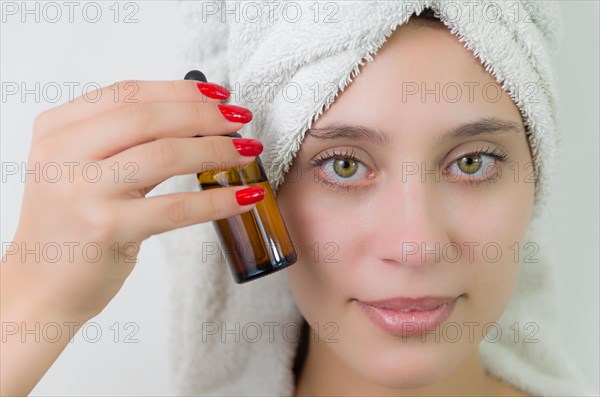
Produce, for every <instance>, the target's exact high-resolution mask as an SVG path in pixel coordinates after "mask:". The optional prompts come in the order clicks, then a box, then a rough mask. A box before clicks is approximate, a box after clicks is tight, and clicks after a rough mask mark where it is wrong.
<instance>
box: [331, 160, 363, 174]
mask: <svg viewBox="0 0 600 397" xmlns="http://www.w3.org/2000/svg"><path fill="white" fill-rule="evenodd" d="M357 170H358V163H357V162H356V161H354V160H352V159H336V160H334V162H333V171H334V172H335V173H336V174H338V175H339V176H341V177H342V178H350V177H351V176H352V175H354V174H356V171H357Z"/></svg>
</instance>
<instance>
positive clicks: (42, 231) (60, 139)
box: [1, 80, 262, 391]
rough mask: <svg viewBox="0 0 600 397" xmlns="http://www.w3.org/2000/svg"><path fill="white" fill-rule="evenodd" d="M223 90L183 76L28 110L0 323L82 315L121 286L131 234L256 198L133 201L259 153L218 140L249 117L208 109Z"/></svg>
mask: <svg viewBox="0 0 600 397" xmlns="http://www.w3.org/2000/svg"><path fill="white" fill-rule="evenodd" d="M199 88H201V89H199ZM203 93H204V94H203ZM205 95H209V96H211V97H212V98H208V97H207V96H205ZM227 95H228V94H227V92H226V90H224V89H222V88H219V87H218V86H215V85H211V84H210V83H201V82H195V81H189V80H182V81H124V82H119V83H116V85H112V86H110V87H105V88H102V89H101V90H99V91H98V92H96V93H90V94H88V95H87V96H86V97H85V98H84V97H79V98H77V99H75V100H74V101H73V102H71V103H66V104H63V105H61V106H58V107H56V108H53V109H50V110H48V111H45V112H43V113H42V114H40V115H39V116H38V117H37V119H36V121H35V125H34V129H33V139H32V145H31V150H30V154H29V159H28V164H27V169H28V170H37V171H38V172H36V173H28V174H27V180H26V183H25V191H24V196H23V202H22V208H21V214H20V219H19V224H18V227H17V231H16V233H15V237H14V240H13V242H12V243H11V244H10V245H9V246H7V249H6V255H5V258H3V263H2V267H1V275H2V286H1V287H2V313H3V314H2V317H3V320H2V321H9V322H15V323H19V322H21V321H25V322H26V323H29V322H31V321H33V320H34V319H35V320H36V321H37V320H40V319H45V320H53V321H56V320H61V321H67V320H68V321H79V322H82V323H83V322H85V321H87V320H89V319H90V318H92V317H93V316H95V315H97V314H98V313H100V312H101V311H102V310H103V309H104V307H105V306H106V305H107V304H108V302H110V300H111V299H112V298H113V297H114V296H115V294H116V293H117V291H118V290H119V289H120V288H121V286H122V285H123V283H124V281H125V279H126V278H127V276H128V275H129V274H130V273H131V271H132V270H133V267H134V265H135V262H136V261H137V259H136V258H137V254H138V251H139V247H140V245H141V243H142V241H144V240H145V239H147V238H148V237H150V236H152V235H154V234H158V233H162V232H166V231H169V230H172V229H176V228H180V227H183V226H188V225H192V224H197V223H202V222H207V221H211V220H216V219H222V218H227V217H229V216H232V215H234V214H239V213H242V212H245V211H248V210H250V209H251V208H252V207H253V205H254V202H256V201H259V200H260V199H261V198H262V195H261V192H260V191H258V192H257V189H250V190H245V189H244V188H243V187H227V188H220V189H211V190H207V191H198V192H181V193H174V194H167V195H162V196H155V197H148V198H146V197H145V196H146V194H147V193H148V192H149V191H151V190H152V189H153V188H154V187H155V186H156V185H158V184H159V183H161V182H162V181H164V180H166V179H167V178H169V177H171V176H174V175H180V174H195V173H197V172H202V171H203V170H205V169H210V168H213V169H214V167H215V165H218V166H219V168H229V167H233V166H236V165H244V164H247V163H250V162H252V161H253V160H254V158H255V156H256V155H258V154H259V153H260V151H261V150H262V145H261V144H260V143H259V142H258V141H251V140H247V139H235V138H233V139H232V138H230V137H226V136H223V135H226V134H231V133H233V132H235V131H237V130H239V129H240V128H241V127H242V126H243V123H244V122H248V121H250V119H251V117H252V115H251V113H250V111H248V110H246V109H243V108H239V107H235V106H231V105H220V104H219V99H224V98H225V97H226V96H227ZM86 98H99V100H97V101H94V102H91V101H89V100H86ZM230 120H232V121H230ZM197 135H202V136H203V137H201V138H198V137H195V136H197ZM240 191H241V192H240ZM244 192H246V196H245V197H246V199H245V200H244ZM238 199H239V200H240V202H241V204H240V202H238ZM34 252H35V254H34ZM3 339H4V337H3ZM4 342H5V341H4V340H3V360H2V361H3V362H2V366H3V367H5V365H8V366H10V367H12V369H13V370H14V369H15V365H17V363H16V361H19V360H21V359H23V357H22V356H20V355H19V354H16V353H17V350H10V351H7V350H6V349H5V347H6V346H5V343H4ZM67 342H68V340H67ZM54 350H56V348H55V349H54ZM60 350H62V349H60ZM11 352H12V353H15V354H10V353H11ZM5 353H8V356H7V354H5ZM59 353H60V351H58V354H59ZM40 354H41V353H40ZM58 354H56V355H58ZM10 357H12V359H11V358H10ZM34 358H35V357H33V358H32V359H34ZM54 359H55V357H54ZM54 359H52V360H51V361H50V364H51V363H52V362H53V361H54ZM42 361H43V360H42ZM46 361H48V360H46ZM47 367H49V365H48V366H47ZM47 367H46V368H45V369H42V371H43V372H41V375H43V373H44V372H45V370H47ZM2 372H3V374H2V375H3V376H2V381H3V382H2V383H6V382H7V381H9V383H10V379H8V378H6V377H5V376H4V375H7V373H5V371H4V370H3V371H2ZM10 372H14V371H10ZM41 375H39V377H41ZM39 377H38V379H39ZM35 383H37V380H35V382H34V383H33V385H35ZM33 385H30V386H31V387H32V386H33ZM26 389H27V388H26ZM12 390H21V391H23V390H25V389H22V388H19V389H12ZM27 390H30V389H27ZM3 391H5V389H4V387H3Z"/></svg>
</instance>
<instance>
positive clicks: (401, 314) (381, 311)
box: [356, 296, 458, 336]
mask: <svg viewBox="0 0 600 397" xmlns="http://www.w3.org/2000/svg"><path fill="white" fill-rule="evenodd" d="M457 299H458V298H456V297H453V296H443V297H442V296H426V297H422V298H404V297H399V298H393V299H387V300H379V301H374V302H363V301H360V300H356V302H357V303H358V305H359V307H360V308H361V309H362V311H363V312H364V313H365V314H366V316H367V317H368V318H369V319H370V320H371V321H373V322H374V323H375V324H376V325H378V326H379V327H381V328H382V329H383V330H384V331H386V332H388V333H390V334H392V335H395V336H415V335H421V334H424V333H427V332H432V331H435V329H436V328H437V327H438V326H439V325H440V324H441V323H443V322H444V321H446V320H447V319H448V317H450V315H451V314H452V311H453V310H454V303H455V302H456V300H457Z"/></svg>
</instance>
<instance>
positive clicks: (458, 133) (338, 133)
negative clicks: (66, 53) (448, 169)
mask: <svg viewBox="0 0 600 397" xmlns="http://www.w3.org/2000/svg"><path fill="white" fill-rule="evenodd" d="M522 131H523V128H522V126H521V125H520V124H518V123H515V122H513V121H508V120H502V119H498V118H495V117H487V118H482V119H479V120H475V121H472V122H469V123H465V124H461V125H459V126H457V127H455V128H453V129H451V130H449V131H447V132H445V133H444V134H442V135H440V136H439V137H437V138H436V139H435V143H436V144H442V143H444V142H447V141H449V140H454V139H458V138H469V137H476V136H479V135H488V134H500V133H505V132H513V133H517V134H518V133H520V132H522ZM306 133H307V134H308V135H309V136H311V137H313V138H316V139H323V140H325V139H352V140H357V141H364V142H371V143H375V144H380V145H382V144H383V145H386V144H389V143H390V139H389V137H388V136H387V135H386V134H383V133H382V132H381V130H379V129H373V128H370V127H366V126H362V125H351V124H345V123H333V124H330V125H326V126H324V127H320V128H310V129H309V130H308V131H307V132H306Z"/></svg>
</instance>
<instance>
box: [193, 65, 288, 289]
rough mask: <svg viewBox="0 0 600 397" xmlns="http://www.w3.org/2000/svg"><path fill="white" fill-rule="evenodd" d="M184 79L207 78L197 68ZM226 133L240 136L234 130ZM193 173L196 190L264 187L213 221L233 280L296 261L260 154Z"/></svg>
mask: <svg viewBox="0 0 600 397" xmlns="http://www.w3.org/2000/svg"><path fill="white" fill-rule="evenodd" d="M185 79H186V80H198V81H204V82H206V81H207V80H206V77H205V76H204V74H203V73H202V72H199V71H191V72H189V73H188V74H186V76H185ZM228 136H231V137H236V138H239V137H241V135H240V134H238V133H234V134H230V135H228ZM196 176H197V179H198V187H199V188H200V190H209V189H218V188H221V187H226V186H260V187H262V188H263V189H264V191H265V197H264V199H263V200H261V201H259V202H258V203H256V205H255V206H254V208H253V209H251V210H250V211H248V212H245V213H243V214H240V215H235V216H232V217H230V218H226V219H220V220H217V221H214V222H213V225H214V227H215V230H216V232H217V236H218V237H219V241H220V244H221V249H222V252H223V254H224V256H225V261H226V262H227V265H228V266H229V270H230V272H231V275H232V276H233V279H234V280H235V282H237V283H245V282H247V281H251V280H254V279H257V278H259V277H262V276H266V275H268V274H271V273H273V272H276V271H277V270H281V269H284V268H286V267H288V266H290V265H292V264H294V263H295V262H296V260H297V254H296V251H295V249H294V246H293V244H292V241H291V239H290V236H289V233H288V231H287V228H286V226H285V223H284V221H283V218H282V216H281V212H280V210H279V207H278V206H277V201H276V199H275V196H274V194H273V191H272V190H271V185H270V184H269V181H268V179H267V175H266V172H265V169H264V167H263V164H262V162H261V160H260V157H258V156H257V157H256V160H255V161H254V162H252V163H250V164H248V165H245V166H241V167H234V168H228V169H224V170H209V171H205V172H202V173H198V174H197V175H196Z"/></svg>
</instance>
